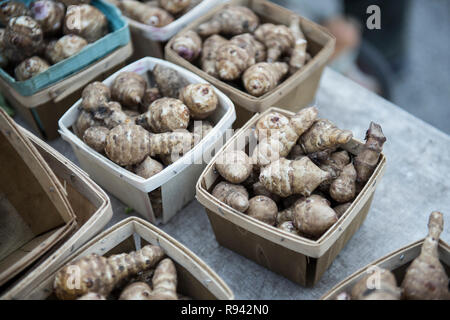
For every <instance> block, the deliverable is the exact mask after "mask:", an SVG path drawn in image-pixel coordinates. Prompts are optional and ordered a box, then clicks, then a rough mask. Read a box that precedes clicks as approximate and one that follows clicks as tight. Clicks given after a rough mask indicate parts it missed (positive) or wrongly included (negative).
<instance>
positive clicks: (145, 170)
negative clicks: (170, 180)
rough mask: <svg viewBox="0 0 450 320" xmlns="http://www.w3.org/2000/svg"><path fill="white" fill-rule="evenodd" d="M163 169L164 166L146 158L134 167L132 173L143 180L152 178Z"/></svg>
mask: <svg viewBox="0 0 450 320" xmlns="http://www.w3.org/2000/svg"><path fill="white" fill-rule="evenodd" d="M163 169H164V166H163V165H162V164H161V163H160V162H158V161H156V160H154V159H152V158H150V157H146V158H145V159H144V161H142V162H141V163H140V164H139V165H137V166H136V168H135V169H134V172H135V173H136V174H137V175H138V176H141V177H142V178H144V179H148V178H150V177H152V176H154V175H155V174H157V173H159V172H161V171H162V170H163Z"/></svg>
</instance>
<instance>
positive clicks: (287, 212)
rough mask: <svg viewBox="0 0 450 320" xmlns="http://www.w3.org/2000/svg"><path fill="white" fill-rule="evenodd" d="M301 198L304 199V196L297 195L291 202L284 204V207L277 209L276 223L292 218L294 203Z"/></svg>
mask: <svg viewBox="0 0 450 320" xmlns="http://www.w3.org/2000/svg"><path fill="white" fill-rule="evenodd" d="M303 200H305V198H304V197H300V198H299V197H298V196H297V197H295V200H294V202H293V203H292V204H290V205H288V206H286V209H284V210H281V211H279V212H278V214H277V224H281V223H283V222H286V221H292V220H294V213H295V205H296V204H297V203H300V202H302V201H303Z"/></svg>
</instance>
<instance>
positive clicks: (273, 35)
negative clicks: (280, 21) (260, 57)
mask: <svg viewBox="0 0 450 320" xmlns="http://www.w3.org/2000/svg"><path fill="white" fill-rule="evenodd" d="M255 37H256V39H257V40H259V41H261V42H262V43H264V44H265V45H266V47H267V62H275V61H277V60H278V59H279V58H280V56H281V55H282V54H284V53H286V52H288V51H289V50H290V49H291V48H292V47H293V46H294V43H295V38H294V35H293V34H292V31H291V30H290V29H289V28H288V27H286V26H285V25H274V24H272V23H265V24H262V25H260V26H259V27H258V29H256V31H255Z"/></svg>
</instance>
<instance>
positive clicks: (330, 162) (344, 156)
mask: <svg viewBox="0 0 450 320" xmlns="http://www.w3.org/2000/svg"><path fill="white" fill-rule="evenodd" d="M349 163H350V156H349V154H348V152H347V151H345V150H344V151H338V152H333V153H332V154H330V155H329V157H328V158H327V159H326V160H324V161H321V164H320V165H319V167H320V169H322V170H325V171H327V172H329V173H330V175H331V179H332V180H334V179H336V178H337V177H339V175H340V174H341V172H342V170H343V169H344V167H345V166H346V165H348V164H349ZM329 185H330V183H328V184H327V187H329Z"/></svg>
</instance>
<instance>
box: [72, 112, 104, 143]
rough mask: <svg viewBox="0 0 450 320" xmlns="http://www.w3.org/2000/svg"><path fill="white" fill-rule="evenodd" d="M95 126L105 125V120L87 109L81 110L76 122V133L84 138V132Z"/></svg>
mask: <svg viewBox="0 0 450 320" xmlns="http://www.w3.org/2000/svg"><path fill="white" fill-rule="evenodd" d="M94 126H103V122H102V121H99V120H97V119H95V118H94V116H93V115H92V114H91V113H90V112H87V111H85V110H82V111H81V112H80V115H79V116H78V119H77V121H76V122H75V126H74V127H75V128H74V129H76V133H77V135H78V137H79V138H81V139H82V138H83V135H84V132H85V131H86V130H87V129H88V128H90V127H94Z"/></svg>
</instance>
